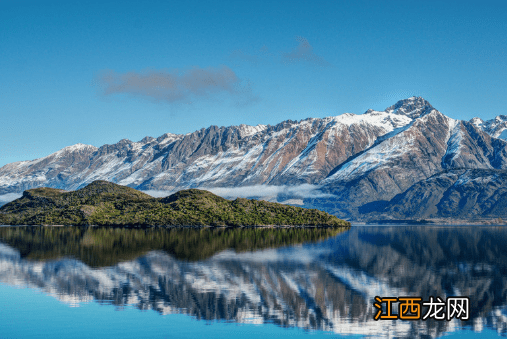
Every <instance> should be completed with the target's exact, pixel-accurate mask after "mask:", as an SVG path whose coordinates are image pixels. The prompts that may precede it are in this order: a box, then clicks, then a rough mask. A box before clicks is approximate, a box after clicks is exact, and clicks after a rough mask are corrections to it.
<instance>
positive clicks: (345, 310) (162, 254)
mask: <svg viewBox="0 0 507 339" xmlns="http://www.w3.org/2000/svg"><path fill="white" fill-rule="evenodd" d="M171 232H174V233H171ZM256 232H260V233H256ZM263 232H264V233H263ZM328 232H331V233H328ZM256 237H258V238H256ZM0 238H2V239H3V240H2V242H3V245H2V244H0V281H1V282H4V283H8V284H12V285H24V286H27V285H28V286H31V287H38V288H40V289H42V290H44V291H46V292H47V293H49V294H52V295H54V296H56V297H57V298H59V299H61V300H63V301H66V302H69V303H79V302H81V301H89V300H94V301H97V302H101V303H109V304H112V305H116V306H118V307H119V308H122V307H125V306H134V307H137V308H139V309H142V310H147V309H153V310H156V311H158V312H160V313H162V314H168V313H184V314H188V315H191V316H194V317H196V318H198V319H205V320H225V321H233V322H242V323H248V322H252V323H267V322H270V323H275V324H278V325H280V326H298V327H301V328H306V329H313V330H326V331H334V332H337V333H358V334H365V335H373V336H390V337H393V336H395V337H424V336H430V337H437V336H440V335H443V334H444V333H446V332H449V331H456V330H460V328H462V326H465V327H469V328H473V329H474V330H476V331H481V330H482V329H483V328H485V327H488V328H492V329H495V330H496V331H497V332H498V333H499V334H505V333H506V328H507V307H506V304H507V298H506V297H507V274H506V273H507V247H505V245H504V244H505V243H506V242H507V231H506V230H505V229H504V228H494V227H475V228H474V227H464V228H438V227H353V228H351V229H350V230H348V231H346V232H344V231H343V230H329V229H328V230H325V229H246V230H171V231H167V230H157V229H154V230H139V229H130V230H129V229H77V228H44V227H8V228H0ZM326 238H327V239H326ZM97 239H100V240H97ZM317 240H321V241H319V242H313V243H311V242H310V243H307V241H317ZM301 243H304V244H303V245H302V246H299V245H298V246H294V245H297V244H301ZM287 245H292V246H287ZM277 246H285V247H278V248H277ZM126 248H128V249H129V250H127V249H126ZM254 249H257V251H255V252H254V251H253V250H254ZM98 254H99V255H98ZM93 267H95V268H93ZM376 295H379V296H384V297H386V296H394V297H396V296H406V295H413V296H421V297H423V299H424V300H428V297H429V296H440V297H442V298H445V297H447V296H454V295H462V296H465V295H467V296H470V299H471V320H470V321H468V322H463V323H461V322H459V321H457V320H453V321H451V322H446V321H444V322H437V321H413V322H409V321H400V320H398V321H374V320H373V316H374V312H375V310H374V308H373V305H372V301H373V298H374V297H375V296H376Z"/></svg>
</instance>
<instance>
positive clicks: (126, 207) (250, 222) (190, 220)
mask: <svg viewBox="0 0 507 339" xmlns="http://www.w3.org/2000/svg"><path fill="white" fill-rule="evenodd" d="M0 223H3V224H7V225H99V226H120V225H128V226H264V225H276V226H281V225H287V226H328V227H329V226H331V227H335V226H350V223H348V222H347V221H344V220H340V219H338V218H336V217H335V216H332V215H330V214H327V213H325V212H322V211H319V210H316V209H305V208H301V207H293V206H287V205H282V204H277V203H270V202H266V201H258V200H248V199H241V198H238V199H236V200H234V201H230V200H226V199H224V198H221V197H219V196H217V195H215V194H213V193H210V192H208V191H203V190H197V189H189V190H184V191H179V192H177V193H175V194H173V195H171V196H169V197H166V198H152V197H151V196H149V195H147V194H144V193H142V192H140V191H137V190H135V189H133V188H130V187H125V186H120V185H116V184H113V183H110V182H107V181H94V182H92V183H91V184H89V185H88V186H86V187H84V188H82V189H80V190H77V191H72V192H66V191H62V190H58V189H53V188H36V189H31V190H27V191H25V192H24V193H23V196H22V197H21V198H19V199H17V200H14V201H12V202H10V203H8V204H6V205H4V206H2V207H1V208H0Z"/></svg>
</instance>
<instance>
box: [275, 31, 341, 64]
mask: <svg viewBox="0 0 507 339" xmlns="http://www.w3.org/2000/svg"><path fill="white" fill-rule="evenodd" d="M296 40H297V41H298V42H299V45H298V46H297V47H296V48H294V49H293V50H292V51H290V52H289V53H283V54H282V61H283V62H284V63H295V62H301V61H307V62H310V63H312V64H315V65H317V66H323V67H328V66H332V65H331V64H330V63H329V62H327V61H326V60H325V59H324V58H322V57H321V56H318V55H316V54H315V53H314V52H313V47H312V45H310V43H309V42H308V40H307V39H306V38H304V37H301V36H298V37H296Z"/></svg>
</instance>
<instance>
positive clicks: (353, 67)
mask: <svg viewBox="0 0 507 339" xmlns="http://www.w3.org/2000/svg"><path fill="white" fill-rule="evenodd" d="M506 17H507V3H506V2H505V1H480V2H479V1H474V2H467V1H461V2H459V3H456V2H450V1H447V2H443V1H383V2H380V1H317V2H315V1H294V0H293V1H277V2H273V1H252V2H243V1H150V0H147V1H142V2H141V1H128V0H126V1H107V0H101V1H86V2H85V1H80V2H78V1H56V0H47V1H44V0H39V1H25V0H0V75H1V78H0V79H1V81H0V126H1V129H0V166H2V165H5V164H6V163H9V162H13V161H19V160H29V159H34V158H37V157H41V156H45V155H48V154H50V153H52V152H55V151H57V150H58V149H61V148H63V147H65V146H68V145H71V144H75V143H85V144H92V145H95V146H101V145H103V144H106V143H109V144H111V143H115V142H117V141H119V140H121V139H123V138H128V139H130V140H133V141H138V140H140V139H142V138H143V137H144V136H147V135H149V136H154V137H157V136H159V135H161V134H163V133H167V132H171V133H187V132H191V131H194V130H197V129H200V128H202V127H208V126H209V125H218V126H228V125H239V124H241V123H245V124H250V125H256V124H276V123H278V122H281V121H283V120H287V119H292V120H300V119H304V118H307V117H324V116H330V115H338V114H342V113H345V112H352V113H356V114H361V113H363V112H364V111H366V110H367V109H368V108H373V109H377V110H383V109H385V108H386V107H388V106H390V105H392V104H394V103H395V102H396V101H397V100H400V99H404V98H407V97H410V96H413V95H416V96H422V97H424V98H425V99H427V100H428V101H429V102H430V103H431V104H432V105H433V106H435V107H436V108H437V109H439V110H440V111H441V112H442V113H444V114H446V115H448V116H451V117H453V118H458V119H467V120H468V119H470V118H472V117H474V116H479V117H481V118H483V119H491V118H493V117H495V116H496V115H499V114H507V110H506V107H507V49H506V47H507V40H506V39H507V20H505V18H506Z"/></svg>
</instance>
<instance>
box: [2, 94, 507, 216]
mask: <svg viewBox="0 0 507 339" xmlns="http://www.w3.org/2000/svg"><path fill="white" fill-rule="evenodd" d="M506 139H507V116H503V115H501V116H498V117H496V118H495V119H492V120H488V121H483V120H482V119H480V118H474V119H472V120H470V121H463V120H455V119H452V118H449V117H447V116H445V115H444V114H442V113H441V112H439V111H438V110H437V109H435V108H434V107H433V106H432V105H431V104H430V103H429V102H428V101H426V100H425V99H423V98H420V97H411V98H408V99H405V100H401V101H398V102H397V103H396V104H394V105H393V106H390V107H388V108H386V109H385V110H384V111H375V110H371V109H370V110H368V111H366V112H365V113H364V114H360V115H356V114H351V113H345V114H342V115H339V116H335V117H327V118H308V119H305V120H301V121H292V120H287V121H283V122H281V123H279V124H277V125H274V126H270V125H257V126H247V125H240V126H229V127H218V126H211V127H208V128H203V129H200V130H198V131H195V132H193V133H187V134H180V135H176V134H170V133H167V134H164V135H162V136H160V137H158V138H152V137H145V138H144V139H142V140H141V141H139V142H132V141H130V140H127V139H123V140H121V141H119V142H118V143H116V144H113V145H104V146H101V147H98V148H97V147H95V146H91V145H83V144H77V145H73V146H68V147H65V148H63V149H62V150H60V151H58V152H55V153H53V154H51V155H49V156H47V157H44V158H40V159H36V160H30V161H21V162H15V163H11V164H7V165H5V166H3V167H2V168H0V195H5V194H12V193H21V192H23V191H24V190H27V189H31V188H36V187H42V186H45V187H52V188H58V189H65V190H76V189H79V188H82V187H84V186H86V185H87V184H89V183H91V182H93V181H95V180H107V181H110V182H113V183H117V184H120V185H126V186H129V187H132V188H136V189H139V190H144V191H148V192H149V191H164V192H166V195H168V194H169V193H172V192H174V191H177V190H181V189H188V188H201V189H208V190H211V191H213V192H215V193H218V194H220V195H222V196H225V197H233V198H234V197H237V196H242V197H254V198H260V199H265V200H271V201H277V202H286V203H290V204H299V205H302V206H305V207H312V208H319V209H322V210H324V211H326V212H329V213H332V214H335V215H336V216H338V217H340V218H345V219H349V220H378V219H432V218H433V219H439V218H440V219H441V218H452V219H456V218H458V219H466V220H471V219H493V218H499V217H501V218H505V217H507V209H506V208H504V203H503V201H504V200H505V199H502V198H503V197H504V196H505V194H507V190H506V189H504V187H507V185H506V184H507V148H506V146H507V141H506Z"/></svg>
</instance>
